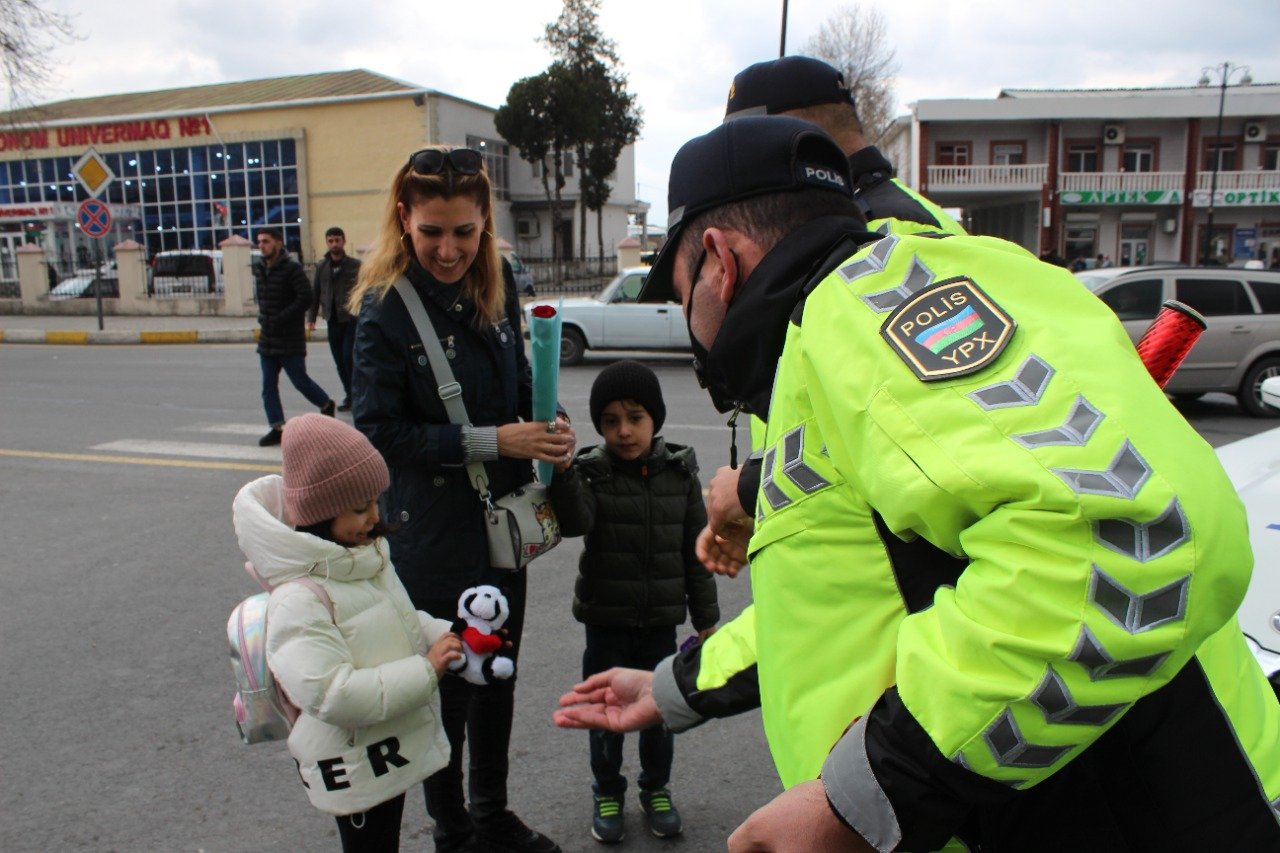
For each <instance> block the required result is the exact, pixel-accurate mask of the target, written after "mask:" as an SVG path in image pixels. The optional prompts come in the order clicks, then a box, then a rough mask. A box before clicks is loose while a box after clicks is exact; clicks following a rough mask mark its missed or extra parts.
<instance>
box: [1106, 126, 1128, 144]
mask: <svg viewBox="0 0 1280 853" xmlns="http://www.w3.org/2000/svg"><path fill="white" fill-rule="evenodd" d="M1102 141H1103V142H1105V143H1106V144H1107V145H1123V144H1124V125H1123V124H1104V125H1103V126H1102Z"/></svg>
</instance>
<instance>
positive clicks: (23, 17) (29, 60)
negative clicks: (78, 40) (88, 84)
mask: <svg viewBox="0 0 1280 853" xmlns="http://www.w3.org/2000/svg"><path fill="white" fill-rule="evenodd" d="M75 37H76V32H75V29H74V28H73V27H72V19H71V17H70V16H69V15H64V14H63V13H61V12H51V11H49V10H48V9H46V8H44V7H43V6H42V5H41V4H40V3H39V2H38V1H37V0H0V67H3V73H4V84H5V89H6V90H7V92H8V95H9V109H10V110H13V109H18V108H21V107H27V106H30V105H31V104H32V100H33V98H34V97H35V96H36V95H37V94H39V92H40V90H42V89H43V88H44V87H46V86H48V85H49V84H50V83H52V82H53V80H54V70H55V67H56V66H55V63H54V61H53V53H52V50H53V48H54V47H55V46H56V45H57V44H58V43H60V42H61V43H66V42H70V41H73V40H74V39H75Z"/></svg>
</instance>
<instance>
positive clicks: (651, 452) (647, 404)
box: [550, 361, 720, 844]
mask: <svg viewBox="0 0 1280 853" xmlns="http://www.w3.org/2000/svg"><path fill="white" fill-rule="evenodd" d="M590 408H591V421H592V423H593V424H594V425H595V428H596V431H597V432H599V433H600V434H601V435H602V436H604V446H603V447H602V446H599V445H596V446H594V447H587V448H584V449H583V450H582V451H580V452H579V453H578V455H577V458H576V459H574V460H573V462H572V463H571V464H566V465H565V466H563V467H562V468H561V469H560V470H557V472H556V474H555V476H554V477H553V478H552V480H551V487H550V496H551V502H552V505H553V506H554V507H555V511H556V516H557V517H558V518H559V520H560V530H561V532H562V533H563V534H564V535H566V536H583V535H585V536H586V537H587V539H586V547H585V548H583V551H582V557H581V559H580V560H579V561H578V580H577V583H576V585H575V588H574V596H573V615H574V618H576V619H577V620H578V621H579V622H581V623H583V624H584V625H585V626H586V634H587V646H586V650H585V651H584V652H583V654H582V676H583V678H586V677H587V676H589V675H593V674H595V673H597V672H603V671H604V670H606V669H609V668H610V667H614V666H627V667H638V668H643V669H653V667H654V666H656V665H657V664H658V662H659V661H661V660H662V659H663V658H665V657H667V656H668V655H670V654H672V653H674V652H675V650H676V626H677V625H679V624H681V623H682V622H684V620H685V613H686V610H687V611H688V613H689V614H690V615H691V617H692V620H693V627H694V630H696V631H697V632H698V637H699V639H700V640H701V639H702V638H705V637H706V636H707V635H709V634H710V633H711V632H712V631H714V630H715V625H716V622H717V621H718V620H719V619H720V608H719V605H718V604H717V603H716V587H715V580H714V578H713V577H712V575H710V574H709V573H708V572H707V571H706V569H704V568H703V567H702V565H701V564H700V563H699V562H698V559H697V557H696V556H694V552H693V546H694V542H695V540H696V539H697V537H698V533H699V532H700V531H701V530H702V528H703V527H704V526H705V525H706V522H707V512H706V507H705V506H704V505H703V502H702V486H701V484H700V483H699V482H698V463H697V461H696V460H695V458H694V454H693V448H691V447H681V446H679V445H675V444H667V443H666V442H665V441H664V440H663V439H661V438H658V437H657V432H658V431H659V430H660V429H662V421H663V419H664V418H665V417H666V414H667V409H666V406H665V405H664V404H663V402H662V389H661V388H660V387H659V385H658V377H657V376H655V375H654V373H653V371H652V370H650V369H649V368H647V367H645V366H644V365H643V364H640V363H639V362H635V361H619V362H616V363H614V364H611V365H610V366H609V367H606V368H605V369H604V370H602V371H600V375H599V376H597V377H596V381H595V383H594V384H592V386H591V403H590ZM590 738H591V773H592V775H593V776H594V777H595V781H594V783H593V785H592V789H593V791H594V794H595V811H594V816H593V818H592V821H591V835H592V837H594V838H595V839H596V840H597V841H600V842H603V843H606V844H612V843H616V842H618V841H621V840H622V837H623V829H624V828H623V816H622V802H623V795H624V794H625V792H626V789H627V780H626V778H625V777H623V776H622V774H621V770H622V738H623V736H622V735H621V734H614V733H612V732H603V731H593V732H590ZM674 747H675V742H674V736H673V735H672V734H671V733H670V732H668V731H667V730H666V729H665V728H664V727H663V726H661V725H658V726H654V727H653V728H650V729H646V730H645V731H642V732H641V733H640V778H639V779H638V780H637V781H638V783H639V785H640V805H641V806H642V807H643V809H644V813H645V818H646V821H647V823H648V825H649V830H650V831H651V832H652V833H653V834H654V835H656V836H658V837H659V838H670V837H673V836H676V835H679V834H680V830H681V820H680V813H679V812H678V811H676V808H675V806H674V805H673V804H672V802H671V793H670V791H668V790H667V784H668V782H669V781H670V778H671V761H672V757H673V755H674Z"/></svg>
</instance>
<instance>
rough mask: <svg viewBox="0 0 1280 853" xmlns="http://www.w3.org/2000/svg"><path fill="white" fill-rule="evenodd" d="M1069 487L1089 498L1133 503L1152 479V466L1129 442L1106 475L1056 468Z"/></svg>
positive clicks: (1113, 461)
mask: <svg viewBox="0 0 1280 853" xmlns="http://www.w3.org/2000/svg"><path fill="white" fill-rule="evenodd" d="M1051 470H1052V471H1053V473H1055V474H1057V475H1058V476H1059V477H1061V478H1062V479H1063V480H1064V481H1065V482H1066V484H1067V485H1068V486H1070V487H1071V488H1073V489H1075V490H1076V491H1077V492H1080V493H1081V494H1086V495H1109V496H1111V497H1117V498H1128V499H1129V500H1132V499H1133V497H1134V496H1135V495H1137V494H1138V492H1139V491H1141V489H1142V486H1143V484H1144V483H1146V482H1147V478H1148V477H1150V476H1151V466H1150V465H1148V464H1147V462H1146V460H1145V459H1143V458H1142V456H1141V455H1140V454H1139V453H1138V451H1137V450H1136V449H1134V446H1133V443H1132V442H1130V441H1129V440H1128V439H1125V442H1124V444H1123V445H1121V446H1120V449H1119V450H1118V451H1117V452H1116V455H1115V456H1114V457H1112V459H1111V464H1110V465H1108V466H1107V468H1106V470H1104V471H1090V470H1085V469H1079V468H1053V469H1051Z"/></svg>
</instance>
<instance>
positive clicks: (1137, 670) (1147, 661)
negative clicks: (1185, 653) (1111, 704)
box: [1067, 625, 1169, 681]
mask: <svg viewBox="0 0 1280 853" xmlns="http://www.w3.org/2000/svg"><path fill="white" fill-rule="evenodd" d="M1168 656H1169V653H1168V652H1162V653H1160V654H1158V655H1147V656H1144V657H1139V658H1133V659H1131V660H1116V659H1115V658H1113V657H1112V656H1111V655H1110V654H1108V653H1107V650H1106V649H1104V648H1103V647H1102V643H1100V642H1098V638H1097V637H1095V636H1094V635H1093V632H1092V631H1090V630H1089V626H1088V625H1082V626H1080V639H1078V640H1076V647H1075V648H1074V649H1073V650H1072V651H1071V654H1069V655H1067V660H1069V661H1074V662H1076V663H1078V664H1080V665H1081V666H1083V667H1084V668H1085V671H1086V672H1088V673H1089V680H1090V681H1101V680H1102V679H1104V678H1122V677H1125V676H1139V677H1142V678H1146V677H1148V676H1150V675H1151V674H1152V673H1153V672H1155V671H1156V670H1157V669H1159V668H1160V664H1162V663H1164V660H1165V658H1167V657H1168Z"/></svg>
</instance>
